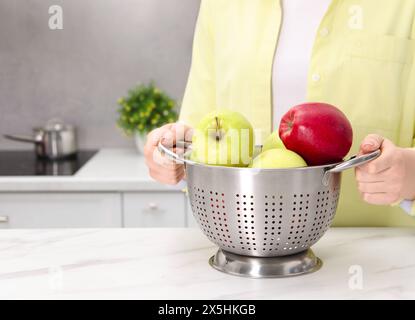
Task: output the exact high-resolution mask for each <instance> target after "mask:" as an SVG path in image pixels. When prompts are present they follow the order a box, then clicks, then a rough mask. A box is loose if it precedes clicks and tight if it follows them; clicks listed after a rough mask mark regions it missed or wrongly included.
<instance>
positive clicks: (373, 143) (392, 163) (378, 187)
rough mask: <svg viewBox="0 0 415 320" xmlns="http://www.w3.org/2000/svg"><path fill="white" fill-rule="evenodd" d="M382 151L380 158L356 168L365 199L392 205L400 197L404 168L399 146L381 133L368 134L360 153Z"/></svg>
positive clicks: (360, 189) (371, 202)
mask: <svg viewBox="0 0 415 320" xmlns="http://www.w3.org/2000/svg"><path fill="white" fill-rule="evenodd" d="M377 149H380V150H381V151H382V154H381V155H380V157H379V158H377V159H375V160H373V161H371V162H369V163H367V164H365V165H363V166H360V167H358V168H356V171H355V172H356V180H357V183H358V189H359V192H360V194H361V195H362V198H363V200H364V201H366V202H368V203H370V204H375V205H390V204H393V203H395V202H397V201H399V199H400V194H401V189H402V177H403V169H402V167H403V166H402V164H401V160H400V157H399V154H400V153H399V148H397V147H396V146H395V145H394V144H393V143H392V142H391V141H390V140H388V139H384V138H382V137H381V136H379V135H375V134H372V135H369V136H367V137H366V138H365V139H364V140H363V142H362V144H361V147H360V154H366V153H369V152H373V151H375V150H377Z"/></svg>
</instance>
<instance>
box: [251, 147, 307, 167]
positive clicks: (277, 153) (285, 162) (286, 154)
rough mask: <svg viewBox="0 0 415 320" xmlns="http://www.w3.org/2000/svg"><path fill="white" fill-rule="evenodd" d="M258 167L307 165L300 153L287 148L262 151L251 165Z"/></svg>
mask: <svg viewBox="0 0 415 320" xmlns="http://www.w3.org/2000/svg"><path fill="white" fill-rule="evenodd" d="M251 167H252V168H256V169H286V168H301V167H307V163H306V162H305V161H304V159H303V158H301V157H300V156H299V155H298V154H296V153H295V152H293V151H290V150H286V149H271V150H267V151H265V152H263V153H261V154H260V155H259V156H258V157H256V158H255V159H254V161H253V162H252V165H251Z"/></svg>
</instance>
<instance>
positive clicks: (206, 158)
mask: <svg viewBox="0 0 415 320" xmlns="http://www.w3.org/2000/svg"><path fill="white" fill-rule="evenodd" d="M192 143H193V145H192V154H191V157H190V159H191V160H193V161H195V162H199V163H204V164H209V165H217V166H227V167H247V166H248V165H249V163H250V162H251V160H252V155H253V151H254V130H253V128H252V125H251V124H250V123H249V121H248V120H247V119H246V118H245V117H244V116H243V115H242V114H240V113H238V112H235V111H231V110H227V109H219V110H216V111H214V112H212V113H209V114H208V115H207V116H205V117H204V118H203V119H202V120H201V121H200V123H199V124H198V126H197V127H196V130H195V132H194V134H193V141H192Z"/></svg>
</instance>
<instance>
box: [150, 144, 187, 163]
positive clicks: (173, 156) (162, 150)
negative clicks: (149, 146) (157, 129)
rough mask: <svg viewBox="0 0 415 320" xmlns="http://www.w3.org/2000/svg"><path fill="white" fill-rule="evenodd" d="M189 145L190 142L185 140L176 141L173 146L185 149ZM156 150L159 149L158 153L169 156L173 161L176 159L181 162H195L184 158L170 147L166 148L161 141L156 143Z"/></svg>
mask: <svg viewBox="0 0 415 320" xmlns="http://www.w3.org/2000/svg"><path fill="white" fill-rule="evenodd" d="M191 145H192V144H191V143H190V142H187V141H177V142H176V145H175V146H176V147H180V148H183V149H187V148H189V147H190V146H191ZM158 150H159V151H160V153H161V154H162V155H165V156H167V157H168V158H170V159H171V160H174V161H176V162H178V163H181V164H195V162H194V161H191V160H189V159H186V158H185V157H183V156H180V155H178V154H177V153H175V152H173V151H172V150H171V149H169V148H167V147H166V146H165V145H163V144H162V143H161V141H160V142H159V144H158Z"/></svg>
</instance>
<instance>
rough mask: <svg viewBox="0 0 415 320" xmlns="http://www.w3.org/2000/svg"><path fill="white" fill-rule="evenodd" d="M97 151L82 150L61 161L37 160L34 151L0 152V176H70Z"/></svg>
mask: <svg viewBox="0 0 415 320" xmlns="http://www.w3.org/2000/svg"><path fill="white" fill-rule="evenodd" d="M96 153H97V150H83V151H79V152H78V153H77V154H76V155H74V156H72V157H70V158H67V159H62V160H56V161H52V160H47V159H38V158H37V157H36V155H35V153H34V151H0V177H1V176H72V175H74V174H75V173H76V172H77V171H78V170H79V169H81V168H82V167H83V166H84V165H85V164H86V163H87V162H88V161H89V160H90V159H91V158H92V157H93V156H94V155H95V154H96Z"/></svg>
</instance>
